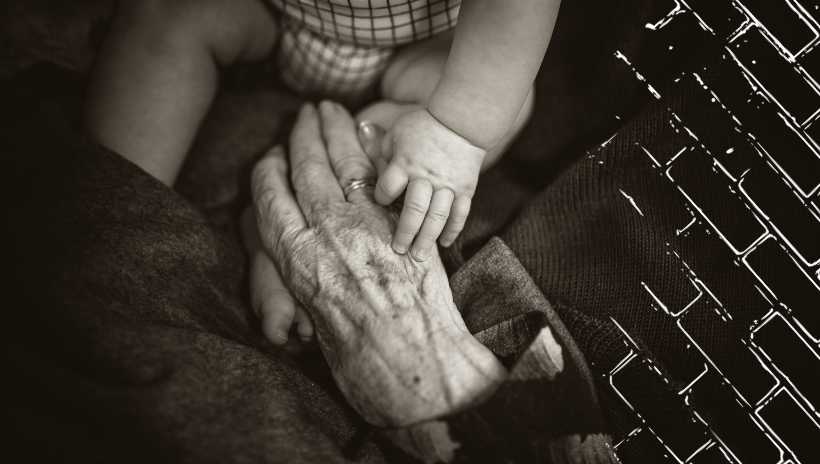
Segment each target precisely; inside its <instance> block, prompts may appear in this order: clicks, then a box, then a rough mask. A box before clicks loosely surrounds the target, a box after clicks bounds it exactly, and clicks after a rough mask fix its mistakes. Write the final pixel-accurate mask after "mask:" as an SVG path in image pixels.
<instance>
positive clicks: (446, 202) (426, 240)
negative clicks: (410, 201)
mask: <svg viewBox="0 0 820 464" xmlns="http://www.w3.org/2000/svg"><path fill="white" fill-rule="evenodd" d="M453 196H454V194H453V191H452V190H450V189H438V190H436V192H435V193H434V194H433V199H432V200H431V201H430V209H429V210H428V211H427V216H426V217H425V218H424V224H422V226H421V230H420V231H419V234H418V235H417V236H416V240H415V241H414V242H413V248H412V249H411V250H410V254H411V255H412V256H413V259H415V260H416V261H425V260H426V259H427V258H429V257H430V255H431V254H432V253H433V248H434V247H435V246H436V239H437V238H438V237H439V235H441V231H442V230H444V225H445V224H446V223H447V219H448V217H449V216H450V208H451V207H452V205H453Z"/></svg>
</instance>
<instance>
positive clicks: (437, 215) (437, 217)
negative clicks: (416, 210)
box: [427, 209, 449, 223]
mask: <svg viewBox="0 0 820 464" xmlns="http://www.w3.org/2000/svg"><path fill="white" fill-rule="evenodd" d="M448 217H449V212H447V211H441V210H435V209H431V210H430V211H428V212H427V219H429V220H430V221H433V222H437V223H439V222H445V221H446V220H447V218H448Z"/></svg>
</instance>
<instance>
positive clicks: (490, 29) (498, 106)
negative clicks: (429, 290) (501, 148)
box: [375, 0, 560, 260]
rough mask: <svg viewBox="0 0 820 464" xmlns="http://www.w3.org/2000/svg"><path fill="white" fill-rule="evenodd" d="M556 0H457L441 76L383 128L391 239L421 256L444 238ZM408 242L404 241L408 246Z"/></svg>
mask: <svg viewBox="0 0 820 464" xmlns="http://www.w3.org/2000/svg"><path fill="white" fill-rule="evenodd" d="M559 6H560V0H516V1H515V2H502V1H498V0H464V1H463V4H462V7H461V12H460V13H459V24H458V27H457V28H456V30H455V35H454V38H453V43H452V46H451V49H450V53H449V56H448V58H447V61H446V63H445V64H444V69H443V72H442V74H441V78H440V79H439V80H438V84H437V86H436V87H435V90H433V92H432V94H430V96H429V98H428V99H426V102H425V103H426V107H425V108H423V109H420V110H418V111H413V112H411V113H408V114H405V115H403V116H401V117H399V118H398V119H397V120H396V121H395V124H394V125H393V127H392V129H391V130H390V132H389V133H388V134H387V137H386V138H385V142H386V144H385V147H384V151H385V152H386V153H389V154H390V155H391V156H392V159H391V162H390V165H389V166H388V167H387V169H385V171H384V172H383V173H382V175H381V176H380V177H379V182H378V185H377V188H376V192H375V193H376V200H377V201H379V202H380V203H382V204H388V203H391V202H392V201H394V200H395V199H396V198H397V197H398V196H399V195H400V194H401V193H402V192H404V193H405V203H404V209H403V210H402V213H401V217H400V219H399V223H398V226H397V229H396V233H395V234H394V238H393V248H394V249H395V250H396V251H397V252H399V253H404V252H406V251H407V250H408V249H410V251H411V255H412V256H413V257H414V258H416V259H422V260H423V259H424V258H425V256H427V255H429V253H430V250H431V249H432V248H433V247H434V246H435V241H436V239H439V241H440V243H441V244H442V245H444V246H449V245H450V244H451V243H452V242H453V241H454V240H455V238H456V237H457V236H458V234H459V233H460V232H461V230H462V228H463V226H464V222H465V220H466V217H467V214H468V212H469V209H470V201H471V198H472V195H473V193H474V191H475V187H476V183H477V179H478V175H479V172H480V168H481V165H482V161H483V158H484V156H485V155H486V153H487V151H488V150H489V149H491V148H493V147H494V146H495V145H496V144H497V143H498V142H499V141H501V140H502V139H503V138H504V136H505V135H507V133H508V131H509V130H510V129H511V127H513V125H514V124H515V123H516V119H517V118H518V117H519V115H520V113H521V110H522V106H523V105H524V103H525V101H527V98H528V96H529V95H530V89H531V87H532V83H533V81H534V79H535V75H536V74H537V72H538V69H539V67H540V65H541V60H542V59H543V56H544V52H545V51H546V48H547V45H548V43H549V40H550V37H551V36H552V31H553V28H554V25H555V19H556V17H557V14H558V9H559ZM411 243H412V248H411Z"/></svg>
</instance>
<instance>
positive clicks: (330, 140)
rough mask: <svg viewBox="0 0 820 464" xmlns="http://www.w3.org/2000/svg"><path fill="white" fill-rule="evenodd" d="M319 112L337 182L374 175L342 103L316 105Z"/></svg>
mask: <svg viewBox="0 0 820 464" xmlns="http://www.w3.org/2000/svg"><path fill="white" fill-rule="evenodd" d="M319 113H320V114H321V116H322V135H323V136H324V140H325V143H326V144H327V151H328V155H329V156H330V164H331V165H332V166H333V172H334V173H335V174H336V177H337V178H338V180H339V183H340V184H342V185H346V184H347V183H349V182H351V181H353V180H358V179H366V178H372V177H374V176H375V169H374V168H373V164H372V163H371V162H370V160H369V159H368V158H367V155H366V154H365V153H364V151H363V150H362V147H361V144H360V143H359V140H358V137H357V134H356V126H355V124H354V121H353V118H352V117H351V116H350V114H349V113H348V112H347V111H346V110H345V109H344V108H343V107H342V106H341V105H338V104H336V103H332V102H329V101H324V102H322V103H321V104H320V105H319Z"/></svg>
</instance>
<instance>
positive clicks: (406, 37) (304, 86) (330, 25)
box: [270, 0, 461, 101]
mask: <svg viewBox="0 0 820 464" xmlns="http://www.w3.org/2000/svg"><path fill="white" fill-rule="evenodd" d="M270 1H271V3H272V4H273V5H274V6H275V7H276V9H277V10H278V11H279V12H280V13H281V18H282V30H283V32H282V38H281V41H280V46H279V51H278V57H277V62H278V66H279V69H280V72H281V74H282V78H283V80H284V81H285V82H286V83H287V84H288V85H289V86H291V87H292V88H293V89H294V90H296V91H298V92H301V93H304V94H311V95H317V96H324V97H332V98H336V99H339V100H347V101H350V100H357V99H361V97H362V96H363V95H365V94H367V93H368V92H369V91H371V90H372V89H373V88H374V86H375V84H376V83H377V82H378V80H379V78H380V77H381V75H382V73H383V72H384V70H385V68H386V67H387V64H388V62H389V60H390V57H391V56H392V55H393V51H394V49H395V47H397V46H400V45H405V44H408V43H412V42H415V41H419V40H424V39H428V38H430V37H432V36H433V35H435V34H437V33H439V32H443V31H446V30H449V29H451V28H452V27H454V26H455V24H456V21H457V18H458V11H459V7H460V5H461V1H460V0H270Z"/></svg>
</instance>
